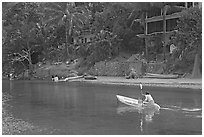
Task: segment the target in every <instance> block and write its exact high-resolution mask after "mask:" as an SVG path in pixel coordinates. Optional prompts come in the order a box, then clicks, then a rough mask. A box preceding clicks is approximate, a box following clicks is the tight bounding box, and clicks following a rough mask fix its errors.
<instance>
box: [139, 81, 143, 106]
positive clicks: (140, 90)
mask: <svg viewBox="0 0 204 137" xmlns="http://www.w3.org/2000/svg"><path fill="white" fill-rule="evenodd" d="M139 85H140V89H141V90H140V91H141V92H140V93H141V95H142V84H141V83H140V84H139ZM141 100H142V99H141ZM142 104H143V101H142Z"/></svg>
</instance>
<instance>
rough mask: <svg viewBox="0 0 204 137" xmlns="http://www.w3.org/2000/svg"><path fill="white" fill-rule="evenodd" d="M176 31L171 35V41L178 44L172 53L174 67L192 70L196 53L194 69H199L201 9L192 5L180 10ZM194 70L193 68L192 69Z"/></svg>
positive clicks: (200, 57)
mask: <svg viewBox="0 0 204 137" xmlns="http://www.w3.org/2000/svg"><path fill="white" fill-rule="evenodd" d="M177 30H178V32H177V33H175V35H173V36H172V40H171V41H172V43H174V44H175V45H178V49H177V51H176V53H175V54H174V58H175V59H176V58H177V60H176V62H174V63H175V67H176V68H182V69H186V71H187V72H191V71H192V70H193V64H194V62H196V60H195V57H196V55H198V56H199V57H198V58H197V59H198V64H196V65H198V66H196V69H197V70H196V71H201V64H202V61H201V59H202V10H201V9H199V8H197V7H194V8H189V9H187V10H184V11H182V17H181V18H180V19H179V21H178V23H177ZM194 71H195V70H194Z"/></svg>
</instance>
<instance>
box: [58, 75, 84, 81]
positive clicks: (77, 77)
mask: <svg viewBox="0 0 204 137" xmlns="http://www.w3.org/2000/svg"><path fill="white" fill-rule="evenodd" d="M83 77H84V76H75V77H68V78H65V79H60V80H58V81H69V80H74V79H80V78H83Z"/></svg>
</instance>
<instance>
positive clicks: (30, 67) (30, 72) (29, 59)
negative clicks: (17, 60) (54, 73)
mask: <svg viewBox="0 0 204 137" xmlns="http://www.w3.org/2000/svg"><path fill="white" fill-rule="evenodd" d="M27 47H28V62H29V73H28V74H29V75H28V77H29V78H30V77H31V76H32V72H33V64H32V58H31V51H30V50H31V49H30V45H29V42H27Z"/></svg>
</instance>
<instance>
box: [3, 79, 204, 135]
mask: <svg viewBox="0 0 204 137" xmlns="http://www.w3.org/2000/svg"><path fill="white" fill-rule="evenodd" d="M2 89H3V92H6V93H8V94H9V95H11V96H12V98H11V100H10V101H8V103H9V104H10V105H11V106H12V107H11V110H10V111H11V112H12V113H13V115H14V116H15V117H16V118H17V119H22V120H24V121H28V122H31V123H32V124H33V125H36V126H38V127H39V126H40V127H41V128H42V129H48V130H49V129H50V132H48V133H52V134H62V135H68V134H78V135H85V134H86V135H87V134H95V135H139V134H147V135H149V134H150V135H151V134H171V135H174V134H202V109H201V108H202V96H201V91H192V90H190V89H189V90H186V89H185V91H183V90H181V89H176V90H175V89H174V90H172V89H164V90H163V89H160V88H157V89H154V88H153V89H147V88H146V87H144V90H149V91H151V94H152V95H153V97H154V99H155V101H156V102H157V103H158V104H159V105H160V106H161V109H160V111H154V110H151V109H141V108H135V107H131V106H125V105H119V104H118V103H117V98H116V95H117V94H121V95H125V96H131V97H133V98H138V97H139V96H140V89H139V87H134V86H133V87H131V86H114V85H99V84H85V83H77V82H73V83H72V82H70V83H69V82H62V83H60V82H59V83H52V82H46V81H15V80H14V81H3V83H2ZM164 91H165V92H164ZM184 93H185V94H184ZM192 123H194V124H192ZM51 131H53V132H51ZM27 134H29V132H28V133H27ZM42 134H44V133H42Z"/></svg>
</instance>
